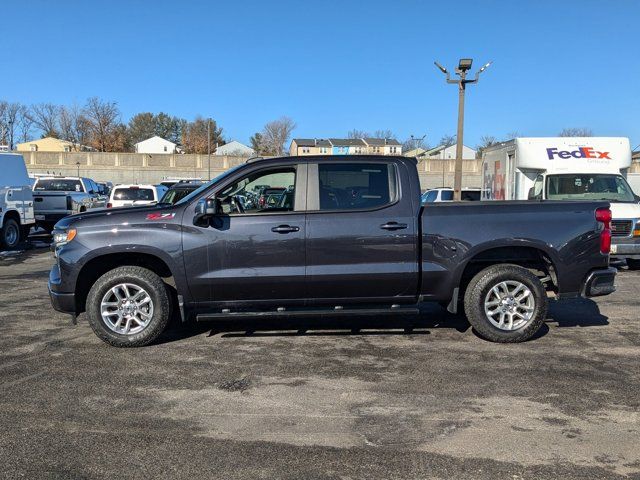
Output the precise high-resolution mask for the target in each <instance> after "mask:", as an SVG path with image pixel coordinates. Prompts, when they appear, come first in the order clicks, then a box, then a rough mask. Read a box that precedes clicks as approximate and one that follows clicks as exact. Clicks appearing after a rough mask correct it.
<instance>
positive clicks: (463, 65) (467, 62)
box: [458, 58, 473, 72]
mask: <svg viewBox="0 0 640 480" xmlns="http://www.w3.org/2000/svg"><path fill="white" fill-rule="evenodd" d="M472 63H473V59H472V58H461V59H460V62H458V70H460V71H462V72H466V71H467V70H469V69H470V68H471V64H472Z"/></svg>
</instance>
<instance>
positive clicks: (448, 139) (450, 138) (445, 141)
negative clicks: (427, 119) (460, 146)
mask: <svg viewBox="0 0 640 480" xmlns="http://www.w3.org/2000/svg"><path fill="white" fill-rule="evenodd" d="M455 143H456V136H455V135H443V136H442V138H441V139H440V145H442V146H444V147H445V148H446V147H450V146H451V145H455Z"/></svg>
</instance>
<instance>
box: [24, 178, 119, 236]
mask: <svg viewBox="0 0 640 480" xmlns="http://www.w3.org/2000/svg"><path fill="white" fill-rule="evenodd" d="M100 192H101V189H100V187H99V186H98V184H97V183H96V182H94V181H93V180H91V179H90V178H84V177H60V176H52V177H38V178H37V180H36V183H35V184H34V185H33V201H34V210H35V218H36V224H37V225H38V226H39V227H41V228H44V229H45V230H46V231H47V232H50V231H51V230H53V226H54V225H55V224H56V222H57V221H58V220H60V219H62V218H64V217H66V216H68V215H73V214H74V213H81V212H85V211H87V210H90V209H92V208H99V207H104V206H105V205H106V203H107V198H106V197H105V196H104V195H102V194H101V193H100Z"/></svg>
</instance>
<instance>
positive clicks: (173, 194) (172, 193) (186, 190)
mask: <svg viewBox="0 0 640 480" xmlns="http://www.w3.org/2000/svg"><path fill="white" fill-rule="evenodd" d="M202 185H203V184H202V183H183V182H180V183H176V184H174V185H173V186H172V187H171V188H170V189H169V190H167V191H166V192H165V194H164V195H163V196H162V198H161V199H160V203H168V204H169V205H173V204H174V203H177V202H179V201H180V200H182V199H183V198H184V197H186V196H187V195H189V194H190V193H191V192H193V191H194V190H197V189H198V188H200V187H201V186H202Z"/></svg>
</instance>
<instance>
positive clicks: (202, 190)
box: [176, 164, 244, 205]
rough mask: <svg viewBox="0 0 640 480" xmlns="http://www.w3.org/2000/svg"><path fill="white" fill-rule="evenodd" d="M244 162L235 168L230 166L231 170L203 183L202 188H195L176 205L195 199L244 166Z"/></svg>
mask: <svg viewBox="0 0 640 480" xmlns="http://www.w3.org/2000/svg"><path fill="white" fill-rule="evenodd" d="M243 166H244V164H242V165H237V166H235V167H233V168H230V169H229V170H227V171H226V172H222V173H221V174H220V175H218V176H217V177H215V178H214V179H213V180H211V181H210V182H207V183H205V184H204V185H202V186H201V187H200V188H198V189H197V190H194V191H193V192H191V193H190V194H189V195H187V196H186V197H184V198H183V199H182V200H180V201H178V202H176V205H182V204H184V203H188V202H190V201H191V200H193V199H194V198H196V197H198V196H199V195H200V194H201V193H202V192H204V191H205V190H206V189H208V188H209V187H210V186H211V185H213V184H214V183H216V182H218V181H220V180H222V179H223V178H225V177H226V176H228V175H231V174H232V173H233V172H235V171H236V170H238V169H239V168H240V167H243Z"/></svg>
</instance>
